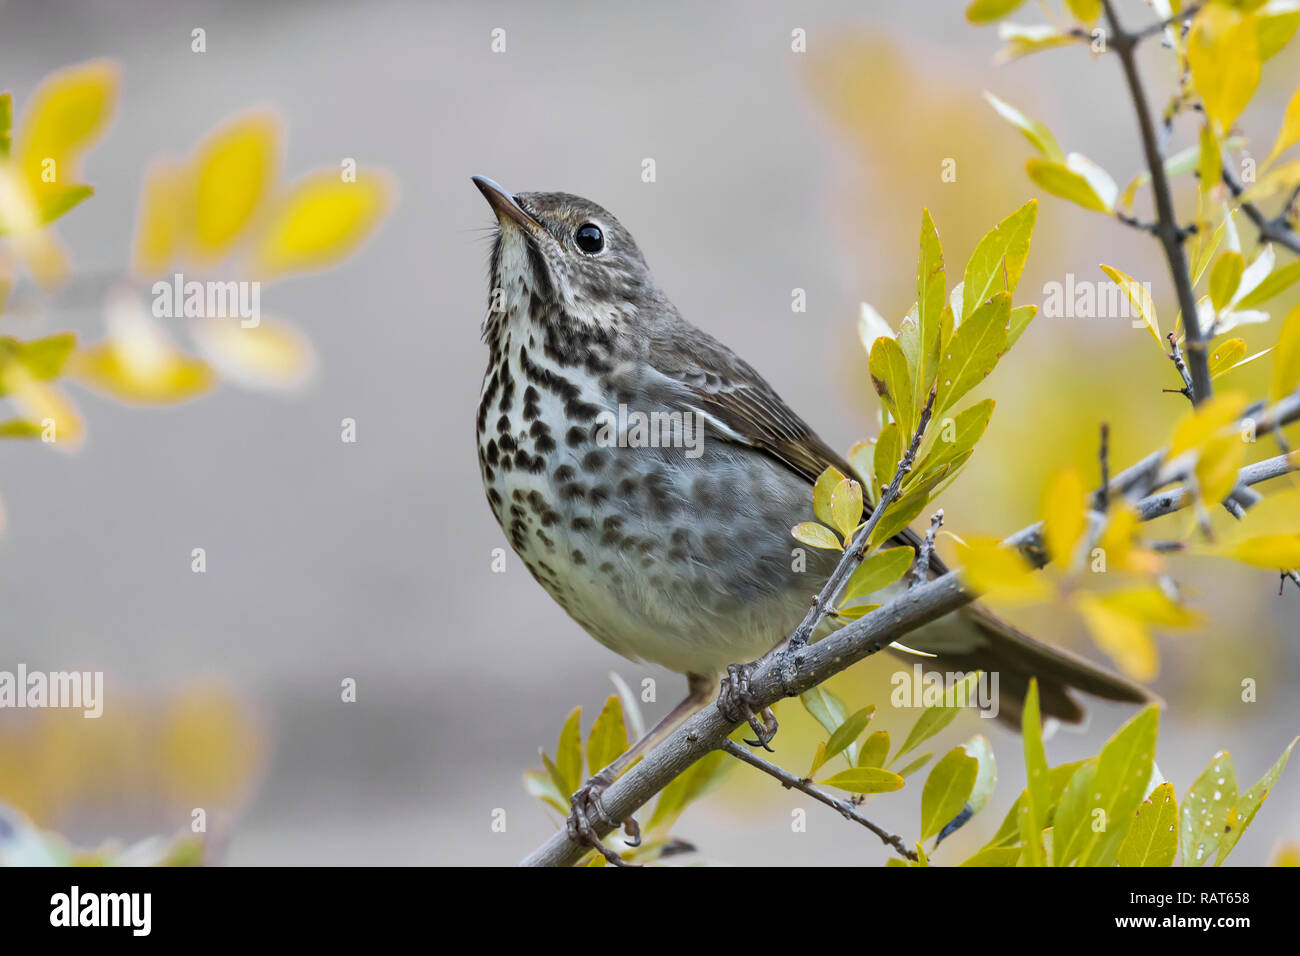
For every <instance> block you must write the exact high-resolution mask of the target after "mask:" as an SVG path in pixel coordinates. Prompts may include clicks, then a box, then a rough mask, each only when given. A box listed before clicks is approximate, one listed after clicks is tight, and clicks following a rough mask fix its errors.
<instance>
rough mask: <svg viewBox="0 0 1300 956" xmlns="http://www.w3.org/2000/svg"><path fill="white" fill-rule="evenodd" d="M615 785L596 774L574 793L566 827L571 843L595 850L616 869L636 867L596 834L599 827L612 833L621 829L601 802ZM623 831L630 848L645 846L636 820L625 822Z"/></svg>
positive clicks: (629, 819) (630, 818)
mask: <svg viewBox="0 0 1300 956" xmlns="http://www.w3.org/2000/svg"><path fill="white" fill-rule="evenodd" d="M612 782H613V781H611V780H609V779H608V778H606V777H604V776H602V775H601V774H596V775H595V776H594V777H592V778H591V779H590V780H588V781H587V782H586V783H584V784H583V785H582V786H581V787H579V788H578V789H577V790H576V791H574V794H573V796H572V798H570V801H569V805H570V807H571V808H572V811H571V812H570V814H569V819H568V821H567V822H566V824H565V825H566V829H567V830H568V832H569V839H570V840H572V841H574V842H575V843H580V844H582V845H583V846H589V847H591V848H592V849H593V850H595V851H596V852H598V853H599V854H600V855H601V856H603V857H604V858H605V859H606V860H607V861H608V862H609V863H612V864H613V865H614V866H634V865H635V864H632V863H628V862H627V861H626V860H624V859H623V858H622V857H621V856H619V855H618V854H617V853H615V852H614V851H613V850H611V849H610V848H609V847H607V846H605V844H604V843H603V842H601V839H600V835H599V834H598V833H597V832H596V827H597V826H601V825H603V826H607V827H609V828H611V829H617V828H618V821H617V820H614V819H612V818H611V817H610V815H609V813H608V811H606V810H605V804H604V801H603V800H601V795H602V794H603V793H604V792H605V791H606V790H607V789H609V785H610V784H611V783H612ZM623 829H624V833H625V834H626V838H627V842H628V845H629V846H634V847H635V846H640V845H641V827H640V826H639V825H638V824H637V822H636V820H634V819H633V818H632V817H628V818H627V819H626V820H624V821H623Z"/></svg>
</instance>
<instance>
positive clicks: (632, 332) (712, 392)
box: [476, 179, 1148, 723]
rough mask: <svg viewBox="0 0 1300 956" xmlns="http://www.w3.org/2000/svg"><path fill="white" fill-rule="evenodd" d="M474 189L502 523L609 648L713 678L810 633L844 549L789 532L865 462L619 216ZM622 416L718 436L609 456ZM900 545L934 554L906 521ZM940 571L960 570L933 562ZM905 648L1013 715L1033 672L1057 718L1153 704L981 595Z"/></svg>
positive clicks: (573, 199)
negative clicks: (825, 430) (748, 352)
mask: <svg viewBox="0 0 1300 956" xmlns="http://www.w3.org/2000/svg"><path fill="white" fill-rule="evenodd" d="M476 183H477V184H478V185H479V188H480V190H481V191H482V192H483V194H484V196H485V197H486V198H487V199H488V201H489V202H490V203H491V204H492V206H493V208H494V210H495V211H496V213H497V218H498V220H499V221H500V224H501V230H500V232H499V234H498V235H497V237H496V241H495V244H494V246H493V250H492V258H491V293H490V306H489V314H488V317H487V320H486V322H485V325H484V338H485V340H486V342H487V344H488V348H489V352H490V360H489V365H488V369H487V373H486V375H485V377H484V382H483V390H482V394H481V398H480V403H479V408H478V420H477V431H478V443H479V460H480V465H481V469H482V473H483V483H484V487H485V489H486V491H487V496H488V501H489V504H490V505H491V507H492V510H493V513H494V514H495V515H496V517H497V520H498V521H499V522H500V523H501V527H502V529H503V530H504V531H505V533H506V536H507V538H508V539H509V541H510V544H511V547H512V548H514V550H515V551H516V552H517V553H518V554H519V556H520V557H521V558H522V559H523V561H524V563H525V565H526V566H527V567H528V569H529V570H530V571H531V572H532V574H533V576H534V577H536V579H537V580H538V581H539V582H540V583H541V584H542V586H543V587H544V588H545V589H546V590H547V591H548V592H549V593H550V595H551V596H552V597H553V598H554V599H555V600H556V601H557V602H558V603H559V604H560V605H561V606H562V607H563V608H564V609H565V610H566V611H568V613H569V614H570V615H571V616H572V617H573V618H574V619H575V620H576V621H577V622H578V623H579V624H581V625H582V626H583V627H584V628H585V629H586V630H587V631H588V632H589V633H591V635H592V636H593V637H595V638H596V639H597V640H599V641H600V642H601V643H603V644H605V645H606V646H608V647H610V648H611V649H613V650H615V651H617V652H618V653H620V654H623V655H625V656H627V657H630V658H634V659H642V660H647V661H650V662H653V663H656V664H661V665H663V666H665V667H668V668H670V669H673V670H676V671H679V672H681V673H685V674H688V675H696V683H695V684H693V687H694V686H696V685H699V686H704V684H705V683H707V682H708V681H709V679H711V678H713V677H715V676H716V675H718V674H720V673H722V672H723V671H724V670H725V669H726V667H727V665H728V664H731V663H736V662H741V661H748V660H751V659H753V658H756V657H758V656H760V655H762V654H763V653H765V652H766V651H767V650H769V649H770V648H771V647H772V646H774V645H775V644H776V643H777V642H778V641H780V640H781V639H783V638H784V637H786V636H787V635H789V633H790V632H791V631H792V630H793V629H794V628H795V627H796V626H797V625H798V623H799V621H800V620H801V619H802V617H803V615H804V613H805V612H806V610H807V607H808V601H809V598H810V596H811V595H812V594H814V593H816V591H817V590H818V589H819V588H820V587H821V585H822V583H823V582H824V581H825V579H826V577H827V576H828V575H829V573H830V570H831V568H832V567H833V565H834V561H835V555H834V554H832V553H829V552H810V553H809V554H808V555H807V564H806V567H802V566H801V565H800V562H799V561H798V560H796V559H795V555H794V550H795V548H797V547H798V546H797V545H796V543H795V542H794V541H793V540H792V539H791V537H790V528H791V527H792V526H793V525H795V524H797V523H798V522H800V521H804V520H809V519H811V518H812V517H813V516H812V508H811V498H812V485H813V482H814V481H815V480H816V478H817V476H818V475H820V474H821V472H822V471H823V470H825V469H826V468H827V467H828V466H831V465H834V466H835V467H837V468H839V469H840V470H841V471H842V472H844V473H845V474H853V469H852V468H851V467H850V466H849V465H848V464H847V463H846V462H845V461H844V460H843V458H841V456H839V455H838V454H836V453H835V452H834V451H833V450H832V449H831V448H829V447H828V446H827V445H826V444H825V442H823V441H822V440H821V439H820V438H818V437H817V435H816V434H815V433H814V432H813V431H812V429H811V428H809V427H808V425H807V424H806V423H805V422H804V421H803V420H802V419H801V418H799V416H798V415H796V414H795V413H794V412H793V411H791V410H790V408H789V407H788V406H787V405H786V404H785V402H783V401H782V400H781V398H780V396H778V395H777V394H776V392H775V391H774V390H773V389H772V387H771V386H770V385H768V383H767V382H766V381H765V380H764V379H763V377H762V376H761V375H759V374H758V373H757V372H756V371H755V370H754V369H753V368H751V367H750V366H749V365H748V364H747V363H745V362H744V361H743V360H742V359H740V358H739V357H738V356H736V355H735V353H733V352H732V351H731V350H730V349H728V348H727V347H726V346H724V345H723V344H721V343H720V342H718V341H717V340H716V339H714V338H712V337H711V336H709V335H707V334H706V333H704V332H702V331H700V330H699V329H697V328H695V327H694V326H692V325H690V324H689V323H688V322H686V321H685V320H684V319H683V318H682V317H681V316H680V315H679V314H678V312H677V310H676V308H675V307H674V306H673V304H672V303H671V302H670V301H669V300H668V298H667V297H666V296H665V295H664V294H663V292H662V291H660V289H659V288H658V286H657V285H656V284H655V281H654V279H653V277H652V275H651V273H650V270H649V269H648V268H647V266H646V264H645V261H644V259H643V258H642V255H641V253H640V251H639V249H638V248H637V246H636V243H635V242H634V241H633V239H632V237H631V235H630V234H629V233H628V232H627V230H626V229H624V228H623V227H622V225H620V224H619V222H618V221H617V220H616V219H615V218H614V217H613V216H611V215H610V214H609V213H608V212H607V211H605V210H604V209H602V208H601V207H599V206H597V205H596V204H595V203H592V202H590V201H588V200H585V199H582V198H580V197H577V196H572V195H569V194H566V193H524V194H520V195H518V196H511V195H510V194H508V193H506V192H505V191H504V190H502V189H501V188H500V187H498V186H496V185H495V184H493V183H491V182H490V181H487V180H478V179H476ZM620 407H622V409H624V410H625V411H629V412H641V413H643V414H645V415H646V416H647V417H649V416H651V415H653V414H654V413H659V414H661V415H671V414H674V413H676V414H678V415H680V416H683V420H694V421H699V422H702V423H703V440H702V442H701V443H700V445H699V447H698V448H687V447H628V443H627V442H625V443H624V444H623V445H616V446H613V447H611V446H610V444H609V442H608V441H607V440H602V434H601V431H600V429H601V426H602V423H607V422H608V421H609V419H610V416H613V418H614V420H615V421H618V420H619V419H618V416H619V413H620ZM617 434H620V435H622V437H623V438H625V439H629V438H630V434H629V433H628V432H626V431H625V432H618V433H617ZM609 435H610V433H609V431H608V430H607V431H606V432H605V433H604V438H605V439H608V438H609ZM679 437H681V433H679ZM898 540H899V541H900V542H902V543H906V544H909V545H912V546H913V547H916V546H917V545H918V543H919V542H918V539H917V538H916V536H915V534H913V533H912V532H910V531H908V532H905V533H904V534H902V535H900V536H899V539H898ZM931 570H932V573H935V574H939V573H943V572H944V571H945V570H946V569H945V568H944V567H943V565H942V563H941V562H940V561H939V559H938V558H937V557H936V558H934V559H932V569H931ZM907 644H908V646H909V647H912V648H915V649H917V650H920V651H926V652H931V653H935V654H937V655H938V657H937V659H935V660H930V661H928V662H927V663H926V667H927V668H933V669H939V670H948V671H954V670H961V671H969V670H974V669H976V668H981V669H984V670H996V671H998V672H999V674H1000V682H1001V700H1000V707H1001V715H1002V716H1003V717H1005V718H1007V719H1009V720H1010V721H1011V722H1013V723H1018V720H1019V714H1020V708H1021V701H1022V700H1023V696H1024V693H1025V689H1026V687H1027V683H1028V679H1029V678H1030V677H1031V676H1034V677H1037V678H1038V680H1039V685H1040V688H1041V694H1042V707H1043V712H1044V713H1045V714H1048V715H1051V716H1054V717H1057V718H1059V719H1062V720H1065V721H1069V722H1078V721H1080V720H1081V719H1082V718H1083V711H1082V709H1081V708H1080V706H1079V705H1078V703H1077V702H1076V701H1075V700H1074V699H1073V698H1072V697H1071V695H1070V693H1069V692H1070V690H1071V689H1077V690H1081V691H1085V692H1087V693H1090V694H1095V695H1097V696H1100V697H1104V698H1108V699H1111V700H1120V701H1131V702H1139V701H1143V700H1145V699H1147V697H1148V695H1147V694H1146V692H1145V691H1144V690H1143V689H1142V688H1141V687H1140V686H1137V685H1135V684H1132V683H1130V682H1128V681H1126V680H1124V679H1122V678H1119V677H1117V676H1114V675H1112V674H1108V673H1106V672H1105V671H1103V670H1101V669H1099V668H1097V667H1094V666H1093V665H1091V664H1089V663H1087V662H1086V661H1083V660H1082V659H1080V658H1077V657H1075V656H1073V655H1068V654H1065V653H1063V652H1061V651H1058V650H1055V649H1053V648H1049V647H1047V646H1045V645H1043V644H1039V643H1037V642H1035V641H1033V640H1032V639H1031V638H1029V637H1028V636H1026V635H1024V634H1022V633H1020V632H1019V631H1017V630H1015V629H1014V628H1012V627H1010V626H1009V625H1007V624H1006V623H1005V622H1002V621H1000V620H998V619H997V618H996V617H994V616H993V615H992V614H991V613H989V612H988V611H987V610H986V609H984V608H982V607H980V606H978V605H974V606H971V607H968V608H965V609H963V610H961V611H958V612H956V613H955V614H953V615H949V617H947V618H945V619H944V620H942V621H939V622H936V623H935V624H932V625H930V626H928V627H927V628H923V629H921V630H919V631H917V632H915V633H914V634H911V635H909V636H908V638H907Z"/></svg>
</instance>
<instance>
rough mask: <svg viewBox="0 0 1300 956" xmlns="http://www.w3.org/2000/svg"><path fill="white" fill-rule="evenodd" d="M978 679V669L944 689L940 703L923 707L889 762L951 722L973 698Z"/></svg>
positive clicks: (914, 747)
mask: <svg viewBox="0 0 1300 956" xmlns="http://www.w3.org/2000/svg"><path fill="white" fill-rule="evenodd" d="M978 680H979V672H978V671H974V672H972V673H970V674H967V675H966V677H965V678H964V679H963V680H961V681H960V682H959V683H956V684H954V685H953V686H951V687H949V688H948V689H947V690H945V691H944V694H943V700H942V701H941V702H940V703H937V704H932V705H931V706H929V707H927V708H925V710H923V711H922V712H921V716H920V717H918V718H917V720H916V723H915V724H913V725H912V729H911V731H910V732H909V733H908V735H907V739H906V740H904V741H903V746H902V749H900V750H899V751H898V753H896V754H894V759H893V760H891V761H890V763H895V762H897V760H898V758H899V757H901V756H903V755H904V754H906V753H911V752H912V751H913V750H915V749H916V748H917V747H919V746H920V745H921V744H923V743H925V742H926V741H927V740H929V739H930V738H931V737H933V736H934V735H935V734H937V733H938V732H939V731H941V730H943V728H945V727H947V726H948V725H949V724H950V723H952V722H953V719H954V718H956V716H957V714H958V713H959V712H960V711H961V709H962V708H963V707H964V706H966V705H967V704H969V703H970V702H971V701H973V700H974V699H975V684H976V682H977V681H978ZM959 702H960V703H959Z"/></svg>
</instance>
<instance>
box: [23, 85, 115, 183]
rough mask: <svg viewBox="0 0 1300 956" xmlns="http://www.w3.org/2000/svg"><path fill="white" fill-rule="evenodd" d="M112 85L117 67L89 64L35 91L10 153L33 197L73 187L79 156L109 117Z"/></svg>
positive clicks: (111, 107)
mask: <svg viewBox="0 0 1300 956" xmlns="http://www.w3.org/2000/svg"><path fill="white" fill-rule="evenodd" d="M117 85H118V74H117V67H116V66H115V65H114V64H113V63H112V62H110V61H108V60H92V61H90V62H88V63H82V64H80V65H78V66H72V67H67V68H66V69H62V70H59V71H57V72H55V73H52V74H50V75H49V76H48V77H46V78H45V80H44V81H42V83H41V85H40V86H39V87H37V89H36V92H35V93H33V94H32V98H31V100H30V101H29V102H28V104H27V111H26V115H25V117H24V120H23V124H22V126H21V127H20V130H19V133H18V136H17V137H16V145H17V148H16V149H15V150H14V158H15V160H16V161H17V163H18V167H19V169H21V170H22V173H23V176H24V177H25V178H26V180H27V182H28V183H29V184H30V186H31V188H32V189H33V191H35V192H39V191H40V190H42V189H45V188H48V187H53V186H55V185H57V184H71V183H75V182H76V181H77V163H78V161H79V160H80V158H81V154H82V153H83V152H85V150H86V149H88V148H89V147H90V146H91V144H92V143H94V141H95V140H96V139H97V138H98V137H99V135H100V133H102V132H103V130H104V127H105V126H107V125H108V121H109V119H110V118H111V117H112V113H113V108H114V105H115V104H116V101H117ZM50 161H52V165H51V163H50Z"/></svg>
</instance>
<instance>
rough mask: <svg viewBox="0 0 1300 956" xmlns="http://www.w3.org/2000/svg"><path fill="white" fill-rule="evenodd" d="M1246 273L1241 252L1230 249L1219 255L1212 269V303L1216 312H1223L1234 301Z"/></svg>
mask: <svg viewBox="0 0 1300 956" xmlns="http://www.w3.org/2000/svg"><path fill="white" fill-rule="evenodd" d="M1245 271H1246V260H1245V258H1244V257H1243V256H1242V254H1241V253H1240V252H1236V251H1234V250H1231V249H1229V250H1228V251H1227V252H1221V253H1219V257H1218V258H1217V259H1215V260H1214V265H1213V266H1211V267H1210V302H1211V303H1213V304H1214V311H1216V312H1222V311H1223V309H1224V308H1225V307H1226V306H1227V305H1228V303H1229V302H1231V301H1232V295H1233V293H1234V292H1236V291H1237V286H1238V285H1240V284H1241V274H1242V273H1243V272H1245Z"/></svg>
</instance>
